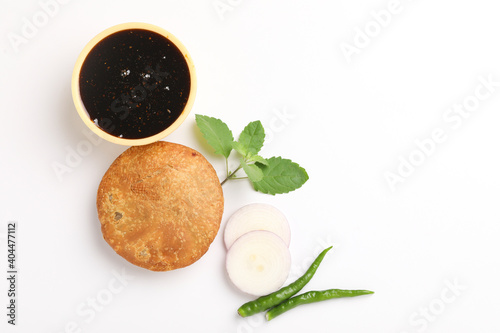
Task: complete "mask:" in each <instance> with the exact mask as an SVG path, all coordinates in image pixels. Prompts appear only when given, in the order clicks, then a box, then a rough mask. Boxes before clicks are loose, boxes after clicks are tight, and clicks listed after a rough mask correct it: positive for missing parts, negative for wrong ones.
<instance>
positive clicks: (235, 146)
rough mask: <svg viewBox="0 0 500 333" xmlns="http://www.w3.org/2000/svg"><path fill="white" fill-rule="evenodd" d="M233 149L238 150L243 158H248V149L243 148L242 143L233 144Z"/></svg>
mask: <svg viewBox="0 0 500 333" xmlns="http://www.w3.org/2000/svg"><path fill="white" fill-rule="evenodd" d="M232 147H233V149H234V150H236V151H237V152H238V153H240V154H241V155H243V156H247V154H248V150H247V149H246V147H245V146H243V144H242V143H240V142H236V141H234V142H233V143H232Z"/></svg>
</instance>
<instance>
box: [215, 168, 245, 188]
mask: <svg viewBox="0 0 500 333" xmlns="http://www.w3.org/2000/svg"><path fill="white" fill-rule="evenodd" d="M241 168H242V166H241V164H240V166H239V167H237V168H236V170H234V171H233V172H231V173H230V174H229V176H227V177H226V179H224V180H223V181H222V183H220V185H221V186H222V185H224V183H225V182H227V181H228V180H229V179H231V178H232V177H233V176H234V174H235V173H236V172H238V171H239V170H240V169H241Z"/></svg>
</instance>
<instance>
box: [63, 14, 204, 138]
mask: <svg viewBox="0 0 500 333" xmlns="http://www.w3.org/2000/svg"><path fill="white" fill-rule="evenodd" d="M195 92H196V77H195V71H194V65H193V63H192V60H191V58H190V56H189V54H188V52H187V50H186V49H185V47H184V46H183V45H182V44H181V43H180V41H179V40H177V39H176V38H175V37H174V36H173V35H171V34H170V33H168V32H167V31H165V30H163V29H161V28H159V27H156V26H153V25H150V24H145V23H126V24H121V25H118V26H114V27H112V28H109V29H107V30H105V31H103V32H102V33H101V34H99V35H97V36H96V37H95V38H94V39H92V40H91V41H90V42H89V43H88V44H87V46H86V47H85V48H84V50H83V51H82V53H81V54H80V56H79V58H78V60H77V63H76V65H75V69H74V71H73V77H72V93H73V100H74V102H75V106H76V108H77V111H78V113H79V114H80V117H81V118H82V120H83V121H84V122H85V123H86V125H87V126H88V127H89V128H90V129H91V130H92V131H94V133H96V134H97V135H99V136H100V137H102V138H104V139H106V140H108V141H111V142H114V143H118V144H123V145H143V144H148V143H151V142H155V141H158V140H160V139H162V138H164V137H165V136H167V135H168V134H170V133H171V132H173V131H174V130H175V129H176V128H177V127H178V126H179V125H180V124H181V123H182V121H183V120H184V119H185V118H186V117H187V115H188V113H189V111H190V109H191V107H192V104H193V102H194V95H195Z"/></svg>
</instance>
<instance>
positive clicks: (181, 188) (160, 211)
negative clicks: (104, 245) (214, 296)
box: [97, 141, 224, 271]
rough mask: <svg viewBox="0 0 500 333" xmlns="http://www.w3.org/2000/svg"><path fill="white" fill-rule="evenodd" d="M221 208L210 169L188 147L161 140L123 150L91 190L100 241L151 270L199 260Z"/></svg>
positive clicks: (213, 233)
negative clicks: (99, 223)
mask: <svg viewBox="0 0 500 333" xmlns="http://www.w3.org/2000/svg"><path fill="white" fill-rule="evenodd" d="M223 210H224V197H223V194H222V188H221V185H220V183H219V179H218V177H217V174H216V173H215V170H214V169H213V167H212V165H211V164H210V163H209V162H208V161H207V160H206V159H205V157H203V155H201V154H200V153H199V152H197V151H196V150H194V149H191V148H188V147H185V146H182V145H179V144H174V143H169V142H163V141H160V142H156V143H152V144H149V145H146V146H136V147H131V148H129V149H127V150H126V151H125V152H124V153H123V154H121V155H120V156H119V157H118V158H117V159H116V160H115V161H114V162H113V164H111V166H110V167H109V169H108V171H107V172H106V174H105V175H104V177H103V178H102V181H101V184H100V185H99V190H98V192H97V211H98V215H99V220H100V221H101V230H102V234H103V236H104V239H105V240H106V242H108V244H109V245H111V247H112V248H113V249H114V250H115V251H116V253H118V254H119V255H121V256H122V257H123V258H125V259H127V260H128V261H129V262H131V263H132V264H134V265H137V266H140V267H143V268H147V269H149V270H152V271H168V270H172V269H177V268H181V267H185V266H188V265H191V264H192V263H194V262H195V261H197V260H198V259H200V258H201V256H203V254H205V252H206V251H207V250H208V248H209V246H210V244H211V243H212V241H213V240H214V238H215V236H216V235H217V231H218V230H219V226H220V221H221V218H222V213H223Z"/></svg>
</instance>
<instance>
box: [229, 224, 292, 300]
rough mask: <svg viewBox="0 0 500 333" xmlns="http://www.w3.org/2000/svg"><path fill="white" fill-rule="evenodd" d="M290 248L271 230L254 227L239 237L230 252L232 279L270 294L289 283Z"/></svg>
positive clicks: (256, 293)
mask: <svg viewBox="0 0 500 333" xmlns="http://www.w3.org/2000/svg"><path fill="white" fill-rule="evenodd" d="M290 265H291V259H290V251H289V250H288V247H287V246H286V244H285V242H283V240H282V239H281V238H280V237H278V236H276V235H275V234H274V233H272V232H270V231H264V230H258V231H251V232H248V233H246V234H244V235H243V236H241V237H240V238H238V239H237V240H236V241H235V242H234V244H233V245H232V246H231V248H230V249H229V251H228V252H227V256H226V270H227V273H228V275H229V279H230V280H231V281H232V282H233V284H234V285H235V286H236V287H237V288H238V289H240V290H241V291H243V292H245V293H248V294H251V295H254V296H262V295H267V294H269V293H271V292H273V291H276V290H278V289H279V288H280V287H281V286H283V284H284V283H285V281H286V279H287V277H288V273H289V272H290Z"/></svg>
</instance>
